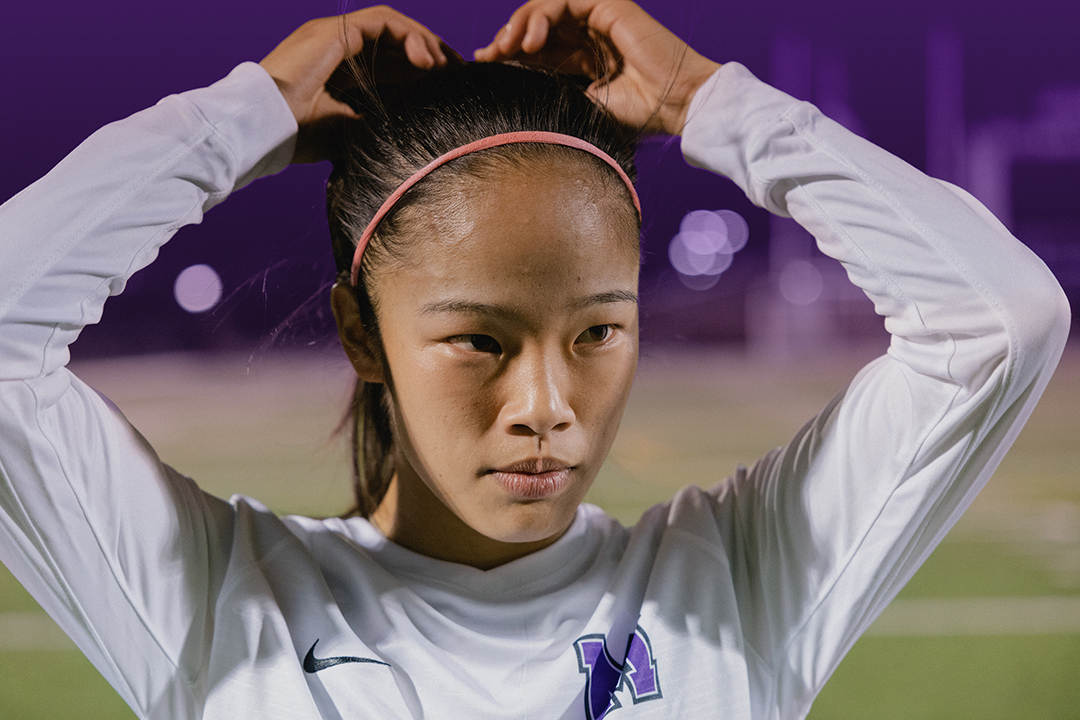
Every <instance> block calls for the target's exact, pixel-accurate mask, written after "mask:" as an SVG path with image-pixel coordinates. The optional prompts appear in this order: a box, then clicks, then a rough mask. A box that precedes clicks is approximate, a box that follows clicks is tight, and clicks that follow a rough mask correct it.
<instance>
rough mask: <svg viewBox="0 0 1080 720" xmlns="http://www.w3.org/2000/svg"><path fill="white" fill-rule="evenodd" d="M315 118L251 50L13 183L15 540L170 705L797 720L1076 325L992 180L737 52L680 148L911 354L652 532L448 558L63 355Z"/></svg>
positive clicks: (1013, 421)
mask: <svg viewBox="0 0 1080 720" xmlns="http://www.w3.org/2000/svg"><path fill="white" fill-rule="evenodd" d="M295 132H296V126H295V122H294V121H293V118H292V115H291V114H290V112H289V109H288V107H287V106H286V104H285V102H284V100H283V99H282V97H281V95H280V94H279V93H278V91H277V88H276V86H275V84H274V82H273V81H272V80H271V79H270V78H269V77H268V76H267V75H266V73H265V72H264V71H263V70H262V69H261V68H260V67H259V66H257V65H254V64H250V63H249V64H244V65H241V66H240V67H238V68H237V69H236V70H234V71H233V72H232V73H231V74H230V75H229V76H228V77H227V78H226V79H224V80H223V81H221V82H219V83H217V84H215V85H213V86H212V87H210V88H206V89H202V90H195V91H192V92H188V93H184V94H182V95H179V96H174V97H169V98H166V99H165V100H163V101H161V103H159V104H158V105H157V106H155V107H153V108H151V109H148V110H145V111H143V112H141V113H138V114H136V115H134V116H133V117H131V118H128V119H126V120H123V121H120V122H118V123H114V124H112V125H109V126H107V127H105V128H103V129H102V130H100V131H99V132H97V133H95V134H94V135H93V136H92V137H91V138H90V139H88V140H87V141H86V142H85V143H83V144H82V145H81V146H80V147H79V148H78V149H76V150H75V151H74V152H73V153H72V154H71V156H70V157H68V158H67V159H65V160H64V161H63V162H62V163H60V165H59V166H57V168H56V169H54V170H53V171H52V172H51V173H49V175H47V176H46V177H45V178H43V179H42V180H40V181H39V182H38V183H36V184H34V185H33V186H31V187H30V188H28V189H26V190H25V191H23V192H22V193H20V194H19V195H17V196H16V197H14V198H13V199H12V200H11V201H10V202H8V203H7V204H6V205H4V206H3V208H2V209H0V559H2V560H3V562H4V563H5V564H6V565H8V567H9V568H10V569H11V570H12V571H13V572H14V574H15V575H16V576H17V577H18V578H19V580H20V581H21V582H22V583H23V584H25V585H26V587H27V588H29V589H30V591H31V592H32V593H33V594H34V596H35V597H36V598H37V599H38V601H39V602H40V603H41V604H42V606H43V607H44V608H45V609H46V610H47V611H48V612H49V613H50V614H51V615H52V616H53V617H54V618H56V620H57V621H58V622H59V623H60V625H61V627H63V629H64V630H65V631H66V632H67V633H68V634H70V635H71V636H72V638H74V640H75V642H76V643H77V644H78V646H79V647H80V648H81V649H82V651H83V652H85V653H86V654H87V655H88V656H89V658H90V659H91V660H92V661H93V663H94V664H95V665H96V666H97V668H98V669H99V670H100V671H101V673H102V674H103V675H104V676H105V677H106V678H107V679H108V680H109V682H111V683H112V684H113V686H114V687H115V688H116V689H117V691H118V692H119V693H120V694H121V695H122V696H123V698H124V699H125V700H126V701H127V702H128V703H129V704H130V705H131V706H132V708H134V709H135V712H136V713H137V714H138V715H139V716H140V717H143V718H208V719H210V718H213V719H218V718H289V720H299V719H304V718H333V719H339V718H358V717H362V718H470V719H482V718H498V719H500V720H506V719H507V718H521V719H525V718H543V719H545V720H548V719H554V718H565V719H568V720H569V719H573V720H582V719H583V718H589V719H591V720H595V719H596V718H599V717H602V716H605V717H609V718H613V719H616V718H617V719H622V720H632V719H634V718H676V717H677V718H706V717H715V718H727V719H738V718H761V719H765V718H769V719H777V718H799V717H802V716H804V715H805V714H806V713H807V712H808V711H809V708H810V703H811V701H812V700H813V698H814V696H815V694H816V693H817V692H818V690H819V689H820V688H821V686H822V684H823V683H824V682H825V680H826V679H827V678H828V677H829V674H830V673H831V672H832V671H833V669H834V668H835V667H836V665H837V664H838V663H839V661H840V658H841V657H842V656H843V655H844V653H845V652H846V651H847V650H848V648H850V647H851V645H852V644H853V643H854V642H855V640H856V638H857V637H858V636H859V634H860V633H861V632H862V631H863V630H864V629H865V628H866V627H867V625H869V624H870V622H871V621H872V620H873V619H874V617H875V616H876V615H877V614H878V613H879V612H880V611H881V610H882V608H884V606H885V605H886V604H887V603H888V602H889V600H890V599H891V598H892V597H893V596H894V595H895V593H896V592H897V591H898V590H899V589H900V587H901V586H902V585H903V584H904V582H905V581H907V579H908V578H909V577H910V576H911V575H912V573H913V572H914V571H915V569H916V567H917V566H918V565H919V564H920V563H921V562H922V561H923V559H925V558H926V556H927V555H928V554H929V553H930V551H931V549H932V548H933V547H934V546H935V544H936V543H937V542H938V541H939V540H940V539H941V538H942V536H943V535H944V534H945V532H946V530H947V529H948V528H949V527H950V526H951V525H952V523H953V522H954V521H955V520H956V519H957V517H958V515H959V514H960V512H961V511H962V510H963V509H964V508H965V507H966V506H967V505H968V503H970V501H971V500H972V498H973V497H974V495H975V493H976V492H977V491H978V490H979V488H980V487H981V486H982V484H983V483H984V482H985V481H986V479H987V478H988V476H989V475H990V473H991V472H992V470H993V469H994V467H995V466H996V465H997V463H998V462H999V461H1000V459H1001V457H1002V455H1003V453H1004V452H1005V450H1006V448H1007V447H1008V446H1009V444H1010V443H1011V442H1012V440H1013V438H1014V437H1015V436H1016V434H1017V432H1018V431H1019V429H1020V426H1021V425H1022V423H1023V421H1024V420H1025V419H1026V418H1027V416H1028V414H1029V413H1030V411H1031V409H1032V407H1033V405H1034V404H1035V401H1036V400H1037V398H1038V397H1039V395H1040V393H1041V392H1042V390H1043V388H1044V387H1045V385H1046V382H1047V381H1048V379H1049V377H1050V374H1051V372H1052V370H1053V368H1054V366H1055V364H1056V362H1057V360H1058V357H1059V355H1060V352H1061V350H1062V347H1063V345H1064V342H1065V337H1066V334H1067V329H1068V322H1069V320H1068V318H1069V311H1068V307H1067V304H1066V301H1065V299H1064V295H1063V294H1062V292H1061V290H1060V288H1059V287H1058V285H1057V283H1056V282H1055V281H1054V278H1053V277H1052V276H1051V274H1050V273H1049V271H1048V270H1047V269H1046V267H1045V266H1044V265H1043V264H1042V263H1041V262H1040V261H1039V260H1038V259H1037V258H1036V257H1035V256H1034V255H1033V254H1032V253H1031V252H1029V251H1028V250H1027V249H1026V248H1025V247H1024V246H1023V245H1021V244H1020V243H1019V242H1017V241H1016V240H1015V239H1014V238H1012V237H1011V236H1010V235H1009V233H1008V232H1007V231H1006V230H1005V229H1004V228H1003V227H1002V226H1001V225H1000V224H999V223H998V222H997V221H996V220H995V219H994V218H993V217H992V216H990V214H989V213H988V212H987V211H986V210H985V209H983V208H982V207H981V206H980V205H979V204H978V203H977V202H976V201H975V200H973V199H972V198H971V197H970V196H968V195H967V194H966V193H964V192H963V191H961V190H959V189H957V188H955V187H951V186H947V185H945V184H943V183H940V182H937V181H935V180H932V179H929V178H927V177H926V176H924V175H923V174H922V173H920V172H918V171H917V170H915V169H913V168H911V167H910V166H908V165H906V164H905V163H904V162H902V161H900V160H898V159H897V158H895V157H893V156H891V155H889V154H888V153H886V152H884V151H882V150H880V149H879V148H877V147H875V146H873V145H871V144H870V143H868V142H866V141H864V140H861V139H860V138H858V137H856V136H854V135H852V134H851V133H849V132H848V131H846V130H844V129H843V128H842V127H840V126H839V125H837V124H836V123H834V122H832V121H830V120H828V119H827V118H825V117H823V116H822V115H821V114H820V113H819V112H818V111H817V110H816V109H815V108H814V107H813V106H811V105H808V104H806V103H801V102H797V101H795V100H793V99H792V98H790V97H788V96H787V95H785V94H783V93H781V92H779V91H777V90H775V89H773V88H771V87H769V86H767V85H765V84H763V83H761V82H759V81H758V80H757V79H755V78H754V77H753V76H752V75H751V74H750V73H749V72H748V71H747V70H746V69H745V68H743V67H742V66H740V65H738V64H735V63H729V64H728V65H726V66H724V67H723V68H722V69H721V70H719V71H718V72H717V73H716V74H715V75H714V76H713V78H712V79H711V80H710V81H709V82H708V83H707V84H706V85H705V86H704V87H703V88H702V89H701V90H700V91H699V92H698V94H697V96H696V97H695V98H694V102H693V105H692V107H691V108H690V113H689V121H688V125H687V127H686V130H685V133H684V136H683V141H682V143H683V145H682V146H683V151H684V153H685V154H686V156H687V158H688V159H689V160H690V161H691V162H693V163H695V164H697V165H700V166H702V167H706V168H709V169H711V170H713V171H715V172H718V173H722V174H724V175H726V176H728V177H729V178H731V179H732V180H733V181H734V182H736V183H737V184H738V185H739V186H740V187H741V188H743V190H745V191H746V193H747V194H748V195H749V197H750V198H751V199H752V200H753V201H754V202H755V203H757V204H759V205H762V206H764V207H766V208H768V209H769V210H771V211H772V212H775V213H779V214H782V215H790V216H791V217H793V218H795V220H797V221H798V222H799V223H801V224H802V225H803V226H804V227H806V228H807V229H808V230H809V231H810V232H811V233H812V234H813V235H814V236H815V237H816V239H817V242H818V244H819V246H820V248H821V249H822V251H823V252H825V253H826V254H828V255H830V256H832V257H834V258H836V259H837V260H838V261H840V262H841V263H843V265H844V266H845V268H846V269H847V272H848V275H849V276H850V278H851V280H852V281H853V282H855V283H856V284H858V285H859V286H860V287H862V288H863V289H864V290H865V291H866V293H867V294H868V295H869V296H870V297H871V299H872V300H873V301H874V304H875V307H876V308H877V311H878V312H879V313H880V314H882V315H883V316H884V317H885V324H886V327H887V328H888V330H889V332H890V333H891V334H892V342H891V346H890V348H889V351H888V354H887V355H885V356H883V357H881V358H879V359H878V360H876V361H874V362H872V363H870V364H869V365H868V366H867V367H866V368H864V369H863V370H862V371H861V372H860V373H859V374H858V375H857V376H856V377H855V378H854V380H853V381H852V382H851V384H850V385H849V386H848V388H847V389H846V390H844V391H843V392H841V393H840V394H839V395H837V396H836V398H835V399H833V400H832V401H831V402H830V403H829V404H828V406H827V407H825V408H824V409H823V410H822V412H821V414H820V415H818V416H817V417H816V418H814V419H812V420H811V421H810V422H809V423H808V424H807V425H806V426H805V427H804V428H803V429H802V430H801V431H800V432H799V433H798V435H797V436H796V437H795V438H794V439H793V440H792V441H791V442H790V443H789V444H788V445H786V446H785V447H783V448H780V449H778V450H776V451H774V452H771V453H769V454H768V455H767V456H765V457H764V458H762V459H761V460H759V461H758V462H757V463H756V464H754V465H753V466H752V467H751V468H749V469H745V468H740V469H739V470H738V471H737V472H736V473H735V475H734V476H733V477H730V478H729V479H727V480H726V481H724V482H721V483H720V484H718V485H715V486H713V487H710V488H709V489H707V490H703V489H699V488H696V487H692V488H688V489H686V490H684V491H682V492H680V493H679V494H678V495H676V497H675V498H674V499H673V500H672V501H671V502H669V503H667V504H665V505H662V506H657V507H654V508H652V509H651V510H649V511H647V512H646V513H645V515H644V516H643V517H642V519H641V521H640V522H639V523H638V524H637V526H636V527H634V528H632V529H624V528H622V527H621V526H619V525H618V524H617V523H616V522H615V521H613V520H612V519H610V518H609V517H607V516H606V515H605V514H604V513H603V512H601V511H600V510H599V509H597V508H595V507H591V506H588V505H585V506H582V507H581V508H580V509H579V511H578V513H577V517H576V519H575V520H574V523H573V525H572V526H571V527H570V529H569V531H568V532H567V533H566V534H565V536H563V537H562V538H561V539H559V540H558V541H557V542H556V543H554V544H553V545H551V546H549V547H547V548H545V549H543V550H540V551H538V552H536V553H533V554H531V555H528V556H526V557H523V558H521V559H519V560H516V561H513V562H511V563H508V564H506V565H503V566H501V567H497V568H495V569H493V570H489V571H486V572H485V571H480V570H477V569H475V568H472V567H466V566H462V565H456V564H453V563H447V562H442V561H439V560H433V559H431V558H428V557H424V556H421V555H417V554H415V553H412V552H410V551H408V550H405V549H403V548H401V547H399V546H396V545H394V544H393V543H391V542H389V541H388V540H386V539H385V537H383V536H382V535H381V534H380V533H379V532H378V531H377V530H376V529H375V528H374V527H373V526H372V525H370V524H369V523H368V522H366V521H364V520H362V519H348V520H340V519H330V520H313V519H309V518H301V517H284V518H279V517H277V516H275V515H273V514H272V513H270V512H269V511H267V510H266V509H265V508H264V507H263V506H261V505H259V504H258V503H257V502H255V501H253V500H249V499H247V498H244V497H234V498H233V499H232V500H230V501H229V502H226V501H224V500H219V499H217V498H214V497H210V496H208V495H206V494H204V493H203V492H201V491H200V490H199V489H198V488H197V487H196V485H195V484H194V482H192V481H191V480H189V479H188V478H186V477H184V476H182V475H181V474H179V473H178V472H177V471H175V470H173V469H172V468H170V467H167V466H165V465H163V464H162V463H161V462H160V461H159V460H158V458H157V456H156V455H155V454H154V451H153V449H152V448H151V447H149V446H148V445H147V443H146V441H145V440H144V439H143V438H142V437H141V436H140V435H139V434H138V433H137V432H136V431H135V430H134V429H133V428H132V427H131V426H130V425H129V424H128V423H127V422H126V420H125V419H124V417H123V416H122V415H121V414H120V413H119V412H118V411H116V410H115V409H114V408H112V407H110V406H109V404H108V403H107V402H105V401H104V400H103V399H102V398H100V397H99V396H98V395H97V394H95V393H94V391H93V390H91V389H90V388H88V387H87V386H86V385H84V384H83V383H82V382H80V381H79V380H78V379H77V378H75V377H74V376H72V374H71V373H70V372H69V371H68V370H67V369H66V368H65V364H66V362H67V358H68V353H67V346H68V344H69V343H70V342H72V341H73V340H74V339H75V338H76V336H77V335H78V334H79V330H80V328H82V327H83V326H84V325H86V324H87V323H92V322H95V321H97V320H98V319H99V317H100V314H101V310H102V305H103V303H104V302H105V299H106V297H107V296H109V295H110V294H116V293H118V292H120V291H121V290H122V288H123V286H124V283H125V280H126V278H127V277H129V276H130V275H131V274H132V273H134V272H135V271H136V270H138V269H139V268H141V267H143V266H145V265H146V264H148V263H149V262H151V261H152V260H153V258H154V257H155V255H156V253H157V251H158V248H159V247H160V246H161V245H162V244H163V243H164V242H165V241H166V240H168V239H169V237H170V236H171V235H172V234H173V232H174V231H175V230H176V229H177V228H179V227H180V226H182V225H184V224H187V223H192V222H198V221H199V220H201V218H202V214H203V212H204V211H205V210H207V209H209V208H210V207H211V206H213V205H215V204H216V203H218V202H220V201H221V200H223V199H224V198H225V197H226V196H227V195H228V194H229V193H230V192H232V191H233V190H234V189H236V188H238V187H240V186H241V185H243V184H244V183H246V182H248V181H250V180H252V179H254V178H255V177H257V176H260V175H265V174H269V173H273V172H277V171H279V170H281V169H282V168H283V167H284V166H285V165H286V164H287V162H288V160H289V158H290V157H291V152H292V143H293V137H294V136H295ZM723 472H724V471H723V470H721V469H718V475H717V477H722V473H723ZM712 482H713V480H712V479H710V478H703V483H705V484H710V483H712Z"/></svg>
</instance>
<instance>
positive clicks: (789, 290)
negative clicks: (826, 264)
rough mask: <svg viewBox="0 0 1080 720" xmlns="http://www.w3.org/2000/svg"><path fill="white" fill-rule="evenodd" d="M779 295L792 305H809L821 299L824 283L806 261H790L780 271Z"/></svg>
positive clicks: (817, 271)
mask: <svg viewBox="0 0 1080 720" xmlns="http://www.w3.org/2000/svg"><path fill="white" fill-rule="evenodd" d="M779 283H780V295H781V296H783V298H784V299H785V300H787V301H788V302H789V303H791V304H792V305H810V304H811V303H813V302H815V301H817V299H818V298H819V297H821V292H822V290H824V288H825V281H824V280H823V279H822V277H821V272H820V271H819V270H818V269H817V268H816V267H814V265H813V263H811V262H809V261H807V260H792V261H791V262H789V263H788V264H787V265H785V266H784V269H783V270H781V271H780V278H779Z"/></svg>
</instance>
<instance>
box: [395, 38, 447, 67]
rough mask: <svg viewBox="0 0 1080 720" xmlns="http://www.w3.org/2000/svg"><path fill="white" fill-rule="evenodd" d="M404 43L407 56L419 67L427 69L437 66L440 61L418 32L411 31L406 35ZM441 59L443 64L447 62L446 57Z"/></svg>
mask: <svg viewBox="0 0 1080 720" xmlns="http://www.w3.org/2000/svg"><path fill="white" fill-rule="evenodd" d="M403 45H404V47H405V56H406V57H408V58H409V62H411V63H412V64H413V65H415V66H416V67H418V68H421V69H423V70H427V69H429V68H432V67H435V65H436V63H438V62H439V61H438V60H436V55H435V53H433V52H432V51H431V48H430V47H428V45H427V43H425V42H424V38H423V37H421V36H420V35H419V34H417V33H409V34H408V35H406V36H405V42H404V43H403ZM440 55H441V53H440ZM441 60H442V63H443V64H445V63H446V58H445V57H442V58H441Z"/></svg>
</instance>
